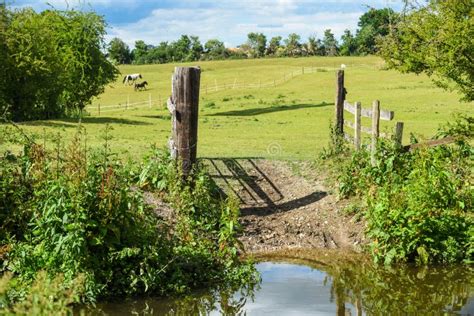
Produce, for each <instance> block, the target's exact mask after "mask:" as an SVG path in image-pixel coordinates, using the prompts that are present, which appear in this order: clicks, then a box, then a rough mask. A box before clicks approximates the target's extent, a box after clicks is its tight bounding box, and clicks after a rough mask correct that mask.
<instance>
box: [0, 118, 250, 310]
mask: <svg viewBox="0 0 474 316" xmlns="http://www.w3.org/2000/svg"><path fill="white" fill-rule="evenodd" d="M2 132H3V134H4V135H7V138H8V140H10V141H12V142H19V143H20V144H22V145H24V151H23V152H22V153H21V154H18V155H15V154H12V153H10V152H6V153H5V154H4V155H3V156H2V157H1V158H0V161H1V164H0V179H1V181H0V219H1V221H0V223H1V227H0V228H1V229H0V231H1V233H2V234H1V235H0V249H1V251H2V252H1V253H0V258H1V264H0V271H1V272H6V271H10V272H12V273H13V278H11V280H9V281H8V286H7V290H5V289H4V290H3V294H1V293H0V304H1V305H3V306H4V308H7V310H8V309H9V308H13V310H17V309H18V308H20V310H21V308H31V309H34V308H36V307H38V306H37V305H35V304H40V303H41V301H42V300H44V299H46V298H43V297H42V296H39V298H38V299H37V300H36V299H33V300H32V302H30V301H31V300H30V299H28V296H30V297H31V296H33V297H36V296H38V295H39V294H38V293H37V291H36V290H35V289H36V288H37V287H38V283H36V285H35V283H34V282H35V280H44V279H45V278H48V280H52V281H51V282H52V283H51V284H52V289H51V291H53V292H54V293H56V294H58V293H62V290H68V291H72V292H73V293H74V297H73V302H75V303H77V302H80V301H81V302H93V301H95V300H97V299H98V298H104V297H116V296H130V295H139V294H158V295H169V294H173V293H185V292H187V291H189V290H191V289H196V288H202V287H212V286H219V285H222V284H225V285H226V286H231V287H232V286H239V285H242V284H251V283H252V282H254V280H255V274H254V269H253V268H252V266H251V265H250V264H249V263H246V262H242V261H241V259H239V257H238V256H239V254H238V252H239V249H240V246H239V244H238V242H237V239H236V233H237V232H238V230H239V224H238V220H237V218H238V214H239V211H238V205H237V203H236V202H235V201H234V199H232V198H231V197H230V198H228V199H226V198H224V197H223V196H222V195H221V194H220V192H219V191H218V189H217V186H216V185H215V184H214V183H213V181H212V180H211V179H210V178H209V176H207V174H206V173H205V171H204V170H202V169H200V168H198V167H197V168H196V170H195V172H194V173H193V175H192V176H191V177H190V178H188V179H186V181H183V176H182V174H180V172H179V170H178V168H177V165H176V163H175V162H174V161H172V160H171V159H170V158H169V157H168V155H165V154H163V153H162V152H161V151H159V150H153V151H152V152H151V153H150V155H149V156H148V157H147V158H146V159H145V160H144V162H143V163H142V164H134V165H132V164H128V163H122V162H120V161H119V160H117V159H116V158H115V156H114V154H113V153H112V151H111V148H110V133H109V132H110V129H109V128H108V127H107V128H106V130H105V132H104V134H103V146H102V148H101V149H100V150H95V151H89V149H88V147H87V145H86V143H85V133H84V131H83V130H82V129H81V128H80V129H79V130H78V131H77V133H76V134H75V137H74V140H73V142H72V143H70V144H69V145H68V146H66V147H64V143H63V142H62V141H61V135H60V134H58V135H57V138H56V144H55V147H54V148H51V149H49V150H47V149H46V148H44V146H42V145H40V144H39V143H40V141H38V142H35V140H34V139H32V138H31V137H30V136H27V135H26V134H22V133H18V132H17V131H16V129H4V130H3V131H2ZM145 191H146V192H148V193H147V195H146V196H145ZM145 199H147V202H145ZM153 204H155V205H161V206H159V207H156V208H153V207H152V206H151V205H153ZM167 209H169V210H168V213H166V212H167ZM41 271H44V272H45V273H46V275H47V276H46V275H43V274H42V272H41ZM58 278H59V279H58ZM58 280H60V281H58ZM5 282H6V281H5ZM36 282H39V281H36ZM48 282H50V281H48ZM54 284H56V285H54ZM53 285H54V286H53ZM59 285H60V288H57V287H58V286H59ZM67 293H69V292H65V293H64V295H65V297H64V300H63V299H62V298H61V295H59V296H55V297H57V299H58V302H57V303H58V304H59V305H60V304H62V303H61V302H63V303H64V304H68V303H71V299H70V298H69V296H67ZM25 298H27V300H26V301H25V302H30V303H31V304H33V305H32V306H28V305H25V304H30V303H25V304H23V303H21V301H22V300H23V299H25ZM18 301H20V303H18V304H19V305H18V304H17V305H15V302H18ZM1 305H0V306H1ZM40 307H41V306H40ZM40 307H38V308H40ZM51 308H56V307H55V306H52V307H51ZM0 313H1V311H0Z"/></svg>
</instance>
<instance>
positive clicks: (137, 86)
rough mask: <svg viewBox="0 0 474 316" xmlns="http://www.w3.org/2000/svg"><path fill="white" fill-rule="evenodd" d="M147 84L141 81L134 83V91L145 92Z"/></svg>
mask: <svg viewBox="0 0 474 316" xmlns="http://www.w3.org/2000/svg"><path fill="white" fill-rule="evenodd" d="M147 84H148V82H146V81H143V82H140V83H135V91H137V90H142V89H144V90H146V86H147Z"/></svg>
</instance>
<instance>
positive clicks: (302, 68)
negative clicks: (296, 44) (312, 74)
mask: <svg viewBox="0 0 474 316" xmlns="http://www.w3.org/2000/svg"><path fill="white" fill-rule="evenodd" d="M301 74H302V75H304V67H301Z"/></svg>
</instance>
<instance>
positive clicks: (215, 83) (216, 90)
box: [214, 79, 217, 92]
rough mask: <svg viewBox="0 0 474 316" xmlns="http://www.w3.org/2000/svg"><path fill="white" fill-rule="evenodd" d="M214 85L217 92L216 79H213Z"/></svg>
mask: <svg viewBox="0 0 474 316" xmlns="http://www.w3.org/2000/svg"><path fill="white" fill-rule="evenodd" d="M214 87H215V89H216V92H217V79H214Z"/></svg>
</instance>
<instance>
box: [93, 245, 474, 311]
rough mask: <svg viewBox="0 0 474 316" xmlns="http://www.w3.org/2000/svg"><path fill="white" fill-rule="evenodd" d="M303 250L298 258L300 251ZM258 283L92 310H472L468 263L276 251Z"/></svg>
mask: <svg viewBox="0 0 474 316" xmlns="http://www.w3.org/2000/svg"><path fill="white" fill-rule="evenodd" d="M295 256H296V257H297V259H295V258H294V257H295ZM266 258H267V259H266V260H271V262H262V263H259V264H258V265H257V268H258V270H259V271H260V273H261V276H262V283H261V286H260V288H259V289H246V290H242V291H237V292H233V291H229V290H215V291H212V292H211V293H197V294H195V295H193V296H189V297H186V298H180V299H162V298H160V299H151V298H150V299H142V300H135V301H129V302H125V303H117V302H115V303H107V304H99V305H98V309H96V310H93V311H90V310H89V311H88V313H87V314H92V315H130V314H136V315H220V314H223V315H262V314H267V315H268V314H270V315H271V314H274V315H399V314H403V315H407V314H409V315H421V314H423V315H425V314H428V315H431V314H435V315H438V314H445V315H446V314H448V315H449V314H456V315H459V314H461V315H474V270H473V268H472V267H470V266H449V267H438V268H429V269H428V268H416V267H398V268H381V267H376V266H373V265H372V264H371V263H370V262H369V261H368V260H366V259H365V258H362V257H358V256H349V257H348V256H343V257H341V256H338V255H337V254H334V253H329V255H328V253H315V254H314V253H308V252H304V253H303V252H301V253H296V254H292V255H291V256H289V255H288V254H278V255H273V256H272V257H271V258H268V257H266Z"/></svg>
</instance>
